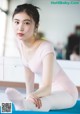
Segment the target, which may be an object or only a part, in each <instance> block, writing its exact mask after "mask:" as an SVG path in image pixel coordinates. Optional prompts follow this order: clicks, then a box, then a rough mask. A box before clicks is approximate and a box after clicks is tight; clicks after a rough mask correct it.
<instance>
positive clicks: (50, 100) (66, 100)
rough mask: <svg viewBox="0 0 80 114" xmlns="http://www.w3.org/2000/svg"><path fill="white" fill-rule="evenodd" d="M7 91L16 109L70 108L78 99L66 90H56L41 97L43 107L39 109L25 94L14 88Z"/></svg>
mask: <svg viewBox="0 0 80 114" xmlns="http://www.w3.org/2000/svg"><path fill="white" fill-rule="evenodd" d="M5 93H6V94H7V97H8V99H9V100H10V101H11V102H13V103H14V105H15V109H16V110H27V111H46V112H48V111H49V110H55V109H65V108H70V107H72V106H74V105H75V103H76V101H77V100H75V99H74V98H73V97H72V96H71V95H70V94H69V93H67V92H65V91H56V92H53V93H52V94H51V95H49V96H46V97H43V98H41V101H42V107H41V108H40V109H38V108H37V107H36V106H35V104H33V103H32V102H31V101H28V100H26V99H25V98H24V96H23V95H22V94H21V93H20V92H19V91H17V90H16V89H14V88H7V89H6V91H5Z"/></svg>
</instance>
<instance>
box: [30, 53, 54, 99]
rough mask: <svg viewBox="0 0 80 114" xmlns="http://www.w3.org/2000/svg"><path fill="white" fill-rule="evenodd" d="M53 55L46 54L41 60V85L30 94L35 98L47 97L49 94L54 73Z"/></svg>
mask: <svg viewBox="0 0 80 114" xmlns="http://www.w3.org/2000/svg"><path fill="white" fill-rule="evenodd" d="M53 67H54V55H53V53H50V54H47V55H46V56H45V58H44V59H43V74H42V83H41V86H40V88H39V89H38V90H36V91H35V92H33V93H32V95H34V96H37V97H43V96H47V95H49V94H50V93H51V86H52V78H53V71H54V68H53Z"/></svg>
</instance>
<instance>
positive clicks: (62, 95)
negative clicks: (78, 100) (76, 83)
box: [51, 91, 75, 110]
mask: <svg viewBox="0 0 80 114" xmlns="http://www.w3.org/2000/svg"><path fill="white" fill-rule="evenodd" d="M51 99H52V100H51V109H53V110H55V109H66V108H70V107H72V106H74V105H75V100H74V98H73V97H72V96H71V95H70V94H69V93H68V92H66V91H55V92H53V93H52V94H51Z"/></svg>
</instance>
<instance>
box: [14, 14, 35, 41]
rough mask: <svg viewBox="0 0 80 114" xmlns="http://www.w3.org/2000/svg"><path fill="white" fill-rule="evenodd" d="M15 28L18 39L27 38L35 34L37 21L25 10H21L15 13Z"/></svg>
mask: <svg viewBox="0 0 80 114" xmlns="http://www.w3.org/2000/svg"><path fill="white" fill-rule="evenodd" d="M13 28H14V32H15V34H16V36H17V38H18V39H20V40H27V39H30V38H32V37H33V35H34V32H35V22H34V20H33V19H32V18H31V17H30V16H29V15H27V14H26V13H25V12H21V13H18V14H15V15H14V18H13Z"/></svg>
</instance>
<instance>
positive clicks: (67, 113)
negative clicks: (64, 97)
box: [12, 101, 80, 114]
mask: <svg viewBox="0 0 80 114" xmlns="http://www.w3.org/2000/svg"><path fill="white" fill-rule="evenodd" d="M17 113H19V114H22V113H23V114H27V113H32V114H35V113H41V114H42V113H53V114H80V101H77V103H76V105H75V106H74V107H72V108H69V109H63V110H51V111H49V112H35V111H15V107H14V105H13V104H12V114H17Z"/></svg>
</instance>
